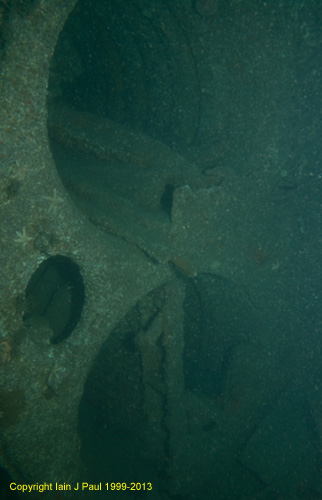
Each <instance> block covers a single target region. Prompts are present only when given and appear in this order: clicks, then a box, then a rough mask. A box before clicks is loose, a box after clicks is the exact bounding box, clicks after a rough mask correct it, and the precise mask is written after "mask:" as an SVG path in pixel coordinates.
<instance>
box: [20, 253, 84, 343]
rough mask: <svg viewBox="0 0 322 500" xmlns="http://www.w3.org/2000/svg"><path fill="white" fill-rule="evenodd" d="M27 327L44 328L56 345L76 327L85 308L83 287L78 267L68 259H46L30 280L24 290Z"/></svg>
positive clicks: (61, 256)
mask: <svg viewBox="0 0 322 500" xmlns="http://www.w3.org/2000/svg"><path fill="white" fill-rule="evenodd" d="M25 299H26V309H25V313H24V316H23V322H24V324H25V325H26V326H29V327H31V326H34V325H37V324H45V325H46V326H48V327H49V328H50V329H51V330H52V332H53V335H52V337H51V342H52V343H53V344H58V343H59V342H61V341H62V340H64V339H66V338H67V337H69V335H70V334H71V333H72V331H73V330H74V328H75V327H76V325H77V323H78V321H79V319H80V316H81V313H82V309H83V305H84V300H85V286H84V281H83V278H82V275H81V273H80V269H79V266H78V265H77V264H76V263H75V262H73V261H72V260H71V259H70V258H69V257H65V256H63V255H55V256H53V257H49V258H48V259H46V260H45V261H44V262H42V263H41V264H40V266H39V267H38V268H37V269H36V271H35V272H34V273H33V275H32V276H31V278H30V280H29V283H28V285H27V288H26V294H25Z"/></svg>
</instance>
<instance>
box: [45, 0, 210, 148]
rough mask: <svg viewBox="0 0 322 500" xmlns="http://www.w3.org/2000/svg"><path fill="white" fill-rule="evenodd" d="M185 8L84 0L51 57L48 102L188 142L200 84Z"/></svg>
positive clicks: (196, 115) (196, 119) (195, 120)
mask: <svg viewBox="0 0 322 500" xmlns="http://www.w3.org/2000/svg"><path fill="white" fill-rule="evenodd" d="M184 15H185V12H182V9H180V7H177V6H176V5H175V4H174V3H173V2H168V1H162V2H149V3H148V4H147V3H146V2H142V1H139V2H131V1H130V2H129V1H128V0H120V1H118V2H114V1H111V0H102V1H100V2H88V1H86V0H79V1H78V3H77V5H76V7H75V9H74V11H73V12H72V14H71V15H70V16H69V18H68V20H67V22H66V24H65V26H64V29H63V31H62V33H61V35H60V38H59V41H58V44H57V47H56V50H55V54H54V57H53V60H52V68H51V77H50V81H49V95H50V100H49V102H50V103H51V104H57V103H59V104H65V105H68V106H69V107H72V108H74V109H77V110H80V111H87V112H90V113H95V114H99V115H104V116H106V117H108V118H109V119H111V120H113V121H115V122H117V123H122V124H124V125H126V126H128V127H130V128H132V129H135V130H141V131H144V132H145V133H147V134H149V135H150V136H152V137H157V138H158V139H162V140H164V141H165V142H167V143H169V144H170V145H173V144H177V145H178V144H188V143H191V142H192V141H193V139H194V137H195V134H196V132H197V129H198V124H199V107H200V103H199V100H200V90H199V77H198V72H197V66H196V61H195V59H194V56H193V52H192V50H191V47H190V42H189V39H188V36H187V33H186V30H185V26H184V22H183V17H184ZM188 110H189V113H187V111H188Z"/></svg>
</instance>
